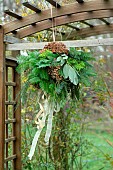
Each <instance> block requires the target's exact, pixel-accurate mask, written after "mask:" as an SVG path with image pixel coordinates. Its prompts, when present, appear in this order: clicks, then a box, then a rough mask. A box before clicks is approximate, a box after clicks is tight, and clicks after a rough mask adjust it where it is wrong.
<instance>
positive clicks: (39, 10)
mask: <svg viewBox="0 0 113 170" xmlns="http://www.w3.org/2000/svg"><path fill="white" fill-rule="evenodd" d="M23 5H24V6H25V7H27V8H29V9H31V10H32V11H34V12H36V13H40V12H41V9H39V8H37V7H36V6H34V5H32V4H31V3H29V2H24V3H23Z"/></svg>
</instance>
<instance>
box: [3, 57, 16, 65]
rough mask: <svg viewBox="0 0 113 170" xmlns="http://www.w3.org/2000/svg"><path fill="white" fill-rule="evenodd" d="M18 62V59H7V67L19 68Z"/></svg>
mask: <svg viewBox="0 0 113 170" xmlns="http://www.w3.org/2000/svg"><path fill="white" fill-rule="evenodd" d="M15 61H17V59H16V58H13V57H6V61H5V64H6V66H8V67H17V62H15Z"/></svg>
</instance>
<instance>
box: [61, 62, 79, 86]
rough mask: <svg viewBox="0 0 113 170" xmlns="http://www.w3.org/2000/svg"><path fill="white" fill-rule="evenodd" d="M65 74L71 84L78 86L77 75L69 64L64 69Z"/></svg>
mask: <svg viewBox="0 0 113 170" xmlns="http://www.w3.org/2000/svg"><path fill="white" fill-rule="evenodd" d="M63 73H64V78H68V77H69V79H70V81H71V83H73V84H74V85H77V84H78V77H77V73H76V71H75V69H73V67H71V66H70V65H68V64H65V66H64V67H63Z"/></svg>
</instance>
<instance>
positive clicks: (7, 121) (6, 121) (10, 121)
mask: <svg viewBox="0 0 113 170" xmlns="http://www.w3.org/2000/svg"><path fill="white" fill-rule="evenodd" d="M9 123H16V119H7V120H5V124H9Z"/></svg>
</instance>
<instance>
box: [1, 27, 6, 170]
mask: <svg viewBox="0 0 113 170" xmlns="http://www.w3.org/2000/svg"><path fill="white" fill-rule="evenodd" d="M3 39H4V33H3V29H0V170H4V144H5V57H4V44H3Z"/></svg>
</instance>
